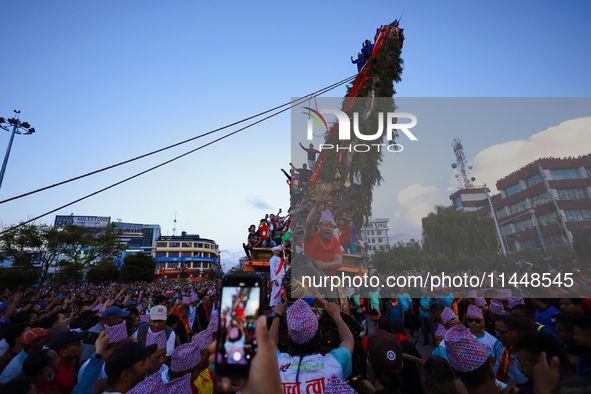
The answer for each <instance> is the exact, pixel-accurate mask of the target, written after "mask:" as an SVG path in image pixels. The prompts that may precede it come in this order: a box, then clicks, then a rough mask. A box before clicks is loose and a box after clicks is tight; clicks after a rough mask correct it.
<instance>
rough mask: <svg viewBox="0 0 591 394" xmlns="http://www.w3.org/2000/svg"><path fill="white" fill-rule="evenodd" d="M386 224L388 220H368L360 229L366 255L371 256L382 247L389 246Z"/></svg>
mask: <svg viewBox="0 0 591 394" xmlns="http://www.w3.org/2000/svg"><path fill="white" fill-rule="evenodd" d="M388 222H390V219H387V218H378V219H370V220H369V221H368V222H367V224H366V225H365V227H363V228H362V229H361V236H362V237H363V242H364V243H365V253H366V254H373V252H374V251H376V250H378V249H379V248H381V247H382V246H384V245H389V244H390V240H389V238H388V237H389V235H388V230H389V228H388Z"/></svg>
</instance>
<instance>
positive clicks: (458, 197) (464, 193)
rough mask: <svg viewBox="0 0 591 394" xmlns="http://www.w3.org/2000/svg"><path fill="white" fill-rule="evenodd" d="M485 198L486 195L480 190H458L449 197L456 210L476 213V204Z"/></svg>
mask: <svg viewBox="0 0 591 394" xmlns="http://www.w3.org/2000/svg"><path fill="white" fill-rule="evenodd" d="M485 198H486V194H484V191H482V189H480V188H473V189H460V190H458V191H456V192H454V193H453V194H452V195H451V196H449V199H450V200H451V201H452V202H453V206H454V207H455V208H456V210H457V211H462V212H470V211H477V210H478V209H479V207H478V206H477V205H478V203H479V202H480V201H482V200H483V199H485Z"/></svg>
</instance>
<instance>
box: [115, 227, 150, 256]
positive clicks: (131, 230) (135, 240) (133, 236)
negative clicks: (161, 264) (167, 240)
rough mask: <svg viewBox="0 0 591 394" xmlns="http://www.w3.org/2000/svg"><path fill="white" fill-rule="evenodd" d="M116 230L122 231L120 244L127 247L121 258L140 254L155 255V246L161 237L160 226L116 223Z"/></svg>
mask: <svg viewBox="0 0 591 394" xmlns="http://www.w3.org/2000/svg"><path fill="white" fill-rule="evenodd" d="M115 228H116V229H117V230H118V231H121V235H119V242H120V243H122V244H124V245H125V249H124V250H123V252H122V255H121V258H125V256H128V255H130V254H134V253H138V252H143V253H144V254H146V255H148V256H153V255H154V244H155V242H156V240H157V239H158V238H159V237H160V225H159V224H138V223H124V222H115Z"/></svg>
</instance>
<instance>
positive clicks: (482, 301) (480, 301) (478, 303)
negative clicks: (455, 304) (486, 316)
mask: <svg viewBox="0 0 591 394" xmlns="http://www.w3.org/2000/svg"><path fill="white" fill-rule="evenodd" d="M485 305H487V303H486V300H485V299H484V297H478V298H476V306H477V307H479V308H482V307H483V306H485Z"/></svg>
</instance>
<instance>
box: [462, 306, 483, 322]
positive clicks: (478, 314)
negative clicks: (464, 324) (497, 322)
mask: <svg viewBox="0 0 591 394" xmlns="http://www.w3.org/2000/svg"><path fill="white" fill-rule="evenodd" d="M466 314H467V315H468V317H472V318H477V319H484V316H482V311H481V310H480V308H479V307H477V306H474V305H470V306H468V312H467V313H466Z"/></svg>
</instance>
